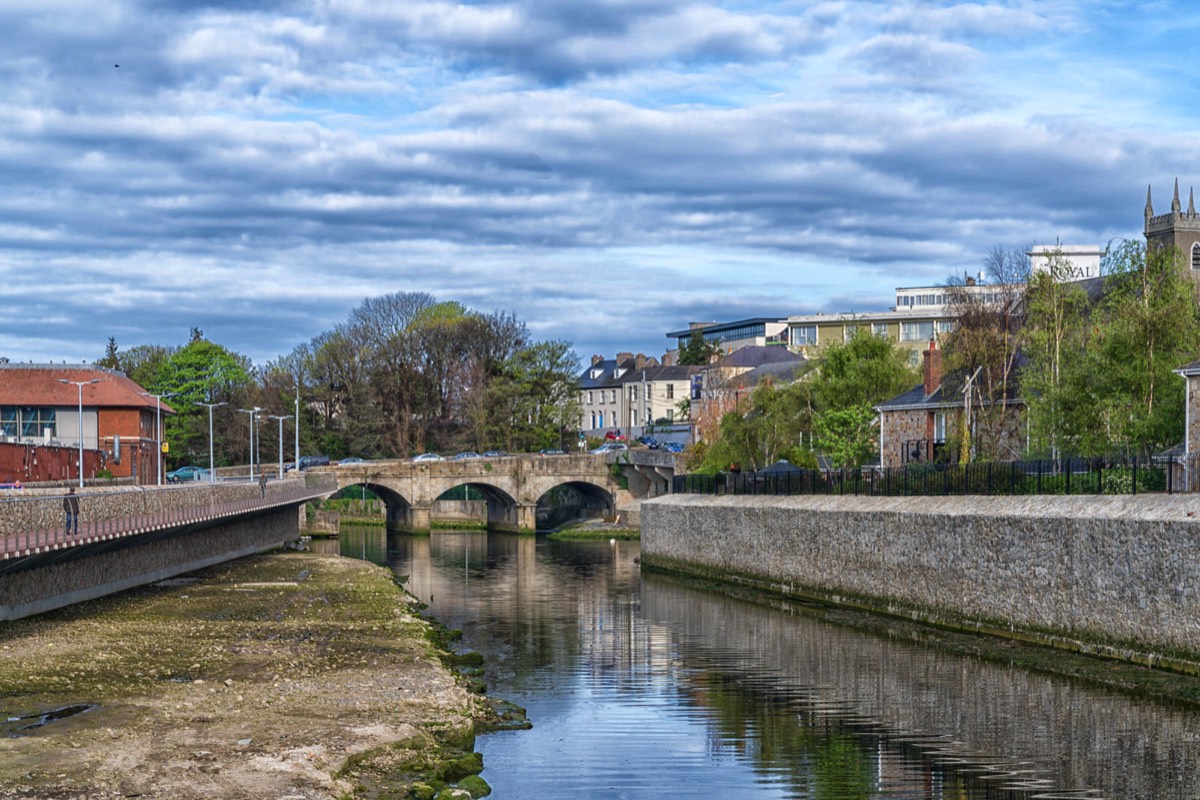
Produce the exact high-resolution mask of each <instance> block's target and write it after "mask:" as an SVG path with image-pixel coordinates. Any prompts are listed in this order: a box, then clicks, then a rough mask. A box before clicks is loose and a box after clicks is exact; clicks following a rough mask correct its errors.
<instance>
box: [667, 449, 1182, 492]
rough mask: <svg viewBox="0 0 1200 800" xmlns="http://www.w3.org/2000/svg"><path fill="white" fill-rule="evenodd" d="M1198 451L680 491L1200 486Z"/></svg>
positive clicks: (700, 484)
mask: <svg viewBox="0 0 1200 800" xmlns="http://www.w3.org/2000/svg"><path fill="white" fill-rule="evenodd" d="M1198 466H1200V461H1198V460H1197V457H1196V456H1191V457H1183V456H1152V457H1145V456H1143V457H1128V458H1088V459H1084V458H1064V459H1055V460H1030V461H1009V462H985V463H974V464H907V465H905V466H902V467H887V468H879V467H873V468H864V469H843V470H807V469H804V470H802V469H797V470H796V471H794V472H781V473H766V472H742V473H731V472H725V473H718V474H715V475H701V474H689V475H676V476H675V477H674V479H673V481H672V485H671V491H672V492H675V493H677V494H734V495H745V494H762V495H805V494H826V495H867V496H881V497H903V496H941V495H981V494H982V495H1050V494H1059V495H1061V494H1108V495H1128V494H1143V493H1150V492H1159V493H1162V492H1166V493H1175V492H1190V491H1197V490H1198V489H1200V486H1198V485H1197V484H1198V481H1197V477H1198V476H1200V470H1198V469H1197V467H1198Z"/></svg>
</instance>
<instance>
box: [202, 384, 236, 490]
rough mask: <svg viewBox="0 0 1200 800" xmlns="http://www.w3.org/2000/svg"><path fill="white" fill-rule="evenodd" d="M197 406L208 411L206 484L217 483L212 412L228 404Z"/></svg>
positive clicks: (203, 404)
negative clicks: (214, 464)
mask: <svg viewBox="0 0 1200 800" xmlns="http://www.w3.org/2000/svg"><path fill="white" fill-rule="evenodd" d="M196 405H198V406H204V407H205V408H207V409H208V482H209V483H216V482H217V473H216V472H214V471H213V428H212V412H213V409H214V408H220V407H221V406H227V405H229V403H196Z"/></svg>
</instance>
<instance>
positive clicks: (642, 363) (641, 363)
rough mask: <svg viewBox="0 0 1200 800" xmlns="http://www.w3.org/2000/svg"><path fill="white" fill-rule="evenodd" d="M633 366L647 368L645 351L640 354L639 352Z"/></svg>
mask: <svg viewBox="0 0 1200 800" xmlns="http://www.w3.org/2000/svg"><path fill="white" fill-rule="evenodd" d="M633 366H634V369H645V367H646V354H645V353H638V354H637V356H635V357H634V360H633Z"/></svg>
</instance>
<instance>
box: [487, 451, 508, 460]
mask: <svg viewBox="0 0 1200 800" xmlns="http://www.w3.org/2000/svg"><path fill="white" fill-rule="evenodd" d="M507 455H508V453H506V452H504V451H503V450H488V451H487V452H486V453H484V454H483V457H484V458H504V457H506V456H507Z"/></svg>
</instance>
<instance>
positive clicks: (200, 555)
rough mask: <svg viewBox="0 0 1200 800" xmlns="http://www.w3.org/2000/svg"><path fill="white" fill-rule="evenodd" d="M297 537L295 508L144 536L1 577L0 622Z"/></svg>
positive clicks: (92, 597)
mask: <svg viewBox="0 0 1200 800" xmlns="http://www.w3.org/2000/svg"><path fill="white" fill-rule="evenodd" d="M296 536H297V520H296V510H295V509H294V508H286V507H284V508H278V509H271V510H268V511H265V512H263V513H261V514H257V515H255V516H253V517H249V518H244V519H241V520H238V521H235V522H231V523H226V524H224V525H220V526H216V527H213V528H208V529H205V530H198V531H186V532H184V531H181V532H175V533H170V534H164V535H160V536H153V537H149V536H148V537H146V538H145V540H144V541H142V542H140V543H134V544H131V545H129V546H124V547H120V548H116V549H112V548H109V549H104V550H102V551H100V552H94V553H89V552H81V553H80V554H79V555H78V557H75V558H71V559H69V560H54V561H49V562H47V563H44V564H42V565H40V566H38V567H36V568H33V569H27V570H22V571H16V572H11V573H9V574H6V575H4V576H3V577H0V620H6V619H19V618H21V617H26V616H30V615H32V614H40V613H43V612H45V611H50V610H52V609H55V608H61V607H63V606H67V605H70V604H72V603H79V602H83V601H85V600H92V599H95V598H97V597H102V596H104V595H107V594H112V593H113V592H119V591H123V590H125V589H130V588H133V587H135V586H141V585H144V584H147V583H152V582H154V581H159V580H163V579H165V578H170V577H173V576H175V575H182V574H183V573H186V572H192V571H194V570H197V569H201V568H203V567H208V566H212V565H213V564H219V563H222V562H224V561H229V560H232V559H234V558H240V557H242V556H247V555H251V554H253V553H258V552H262V551H263V550H269V549H271V548H274V547H279V546H282V545H283V544H285V543H286V542H288V541H292V540H295V539H296ZM85 549H86V548H81V550H85Z"/></svg>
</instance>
